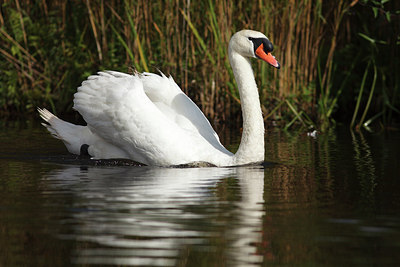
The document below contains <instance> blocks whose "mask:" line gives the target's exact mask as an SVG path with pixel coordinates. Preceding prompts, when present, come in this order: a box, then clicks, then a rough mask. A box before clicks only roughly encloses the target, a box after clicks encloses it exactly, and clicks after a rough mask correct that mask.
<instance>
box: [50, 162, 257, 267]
mask: <svg viewBox="0 0 400 267" xmlns="http://www.w3.org/2000/svg"><path fill="white" fill-rule="evenodd" d="M43 183H44V185H45V188H46V189H45V190H47V191H48V193H63V194H69V195H70V196H71V198H72V205H68V206H67V207H66V208H67V217H68V219H65V220H63V221H62V224H63V227H64V228H67V229H68V230H63V231H65V233H64V232H61V233H59V238H61V239H69V240H74V241H76V242H77V243H78V244H80V245H77V249H76V251H75V252H74V254H73V255H74V256H73V259H72V260H73V262H75V263H78V264H119V265H152V266H154V265H163V266H165V265H177V264H178V265H179V264H180V263H182V262H187V261H190V257H194V258H196V257H199V256H200V257H203V260H204V261H207V259H204V257H209V259H208V260H209V262H215V260H222V261H223V262H224V263H228V264H229V265H243V264H245V265H252V264H259V263H260V262H262V261H263V257H262V255H259V253H257V246H258V245H259V244H260V242H261V238H262V229H261V228H262V218H263V215H264V206H263V203H264V200H263V190H264V169H263V167H261V166H257V167H239V168H185V169H183V168H182V169H179V168H154V167H115V166H114V167H93V166H89V167H78V166H67V167H65V168H61V169H58V170H56V171H54V172H53V173H50V174H49V175H47V176H46V177H45V178H44V181H43Z"/></svg>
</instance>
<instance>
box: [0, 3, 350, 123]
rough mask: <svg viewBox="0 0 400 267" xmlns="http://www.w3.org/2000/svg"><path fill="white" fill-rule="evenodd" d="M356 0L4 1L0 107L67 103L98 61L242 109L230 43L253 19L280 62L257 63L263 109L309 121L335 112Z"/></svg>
mask: <svg viewBox="0 0 400 267" xmlns="http://www.w3.org/2000/svg"><path fill="white" fill-rule="evenodd" d="M357 2H358V1H357V0H355V1H351V2H349V1H344V0H337V1H332V2H329V3H325V2H322V1H321V0H318V1H308V0H299V1H294V0H290V1H267V2H265V3H264V2H263V1H260V2H257V3H254V2H252V1H245V0H241V1H237V2H236V3H235V4H233V3H231V2H229V1H228V2H226V1H212V0H209V1H183V0H182V1H172V2H171V1H161V2H160V1H156V2H154V1H135V2H134V1H129V0H125V1H112V2H110V1H104V0H100V1H89V0H87V1H83V2H80V1H78V2H75V1H70V2H66V1H58V0H56V1H52V4H51V5H48V4H46V2H45V1H39V2H36V4H35V5H31V4H30V2H29V1H26V0H16V1H11V0H10V1H5V3H4V4H3V6H2V8H3V9H2V12H1V13H0V37H1V39H0V42H1V46H2V48H1V49H0V54H1V56H2V57H3V58H4V59H5V61H7V62H8V64H9V63H11V66H6V65H5V64H3V63H0V64H1V66H0V67H1V68H2V69H4V73H5V75H3V79H2V80H0V83H1V85H2V86H1V88H2V89H0V94H1V96H7V100H1V101H3V102H0V107H1V109H2V110H3V111H7V110H8V111H12V110H14V109H17V110H20V111H26V110H28V111H32V110H34V108H35V106H37V105H46V104H49V103H50V104H52V103H53V102H54V103H56V104H57V109H69V108H70V107H71V106H70V105H71V104H70V103H71V98H72V94H73V92H74V91H75V88H76V87H77V86H78V85H79V83H80V82H81V81H82V80H83V79H84V78H86V77H87V76H88V75H89V74H91V73H93V72H95V71H97V70H99V69H116V70H121V71H127V70H128V69H129V68H130V67H134V68H135V69H137V70H138V71H154V70H155V69H156V68H158V69H160V70H161V71H163V72H165V73H167V74H169V73H171V74H173V75H174V78H175V80H176V81H177V83H178V84H180V85H181V87H182V88H183V90H184V91H185V92H186V93H188V94H189V96H190V97H192V98H193V99H194V100H195V101H196V102H197V103H198V104H199V105H201V107H202V109H203V110H204V112H205V114H206V115H207V116H209V117H211V118H212V119H213V120H214V122H216V123H218V120H219V119H225V118H227V117H232V116H231V115H235V117H238V116H236V115H238V114H239V105H238V103H240V100H239V97H238V93H237V91H236V87H235V84H234V79H233V75H232V71H231V69H230V67H229V61H228V58H227V45H228V42H229V38H230V36H231V35H232V33H233V32H235V31H237V30H240V29H242V28H252V29H255V30H260V31H262V32H265V33H266V35H267V36H269V37H270V39H271V41H272V42H273V43H274V45H275V55H276V56H277V58H278V59H279V61H280V62H281V63H282V64H281V65H282V69H281V70H280V71H276V70H273V69H272V68H270V67H269V66H267V64H262V63H260V62H259V63H255V73H256V75H257V81H258V83H259V88H260V95H261V101H262V104H263V111H264V114H268V115H267V116H266V118H268V119H274V120H282V119H283V120H285V121H286V123H285V124H286V127H287V128H288V127H290V126H291V125H292V123H294V122H296V121H298V122H300V123H301V124H303V125H306V126H308V125H310V124H314V122H316V121H317V120H316V119H317V118H318V112H320V113H321V111H323V112H325V114H328V115H327V116H326V117H328V119H329V117H330V116H331V114H332V110H333V107H334V106H336V103H337V100H334V101H333V102H332V101H330V100H331V98H334V97H335V95H334V94H332V92H331V90H332V88H331V83H332V75H333V70H332V69H333V68H334V67H333V66H334V65H332V62H333V59H334V58H333V55H334V52H335V50H336V47H337V44H338V40H339V37H340V36H339V34H340V29H341V27H340V26H341V24H342V21H343V17H344V15H345V14H346V12H347V10H348V9H349V7H352V6H354V5H355V4H356V3H357ZM323 47H327V49H326V51H325V52H323V51H324V50H323ZM322 52H323V53H322ZM317 88H321V93H320V94H317ZM336 96H337V95H336ZM317 103H318V104H319V105H321V106H323V107H324V108H323V109H320V110H317V109H316V104H317ZM52 106H53V109H55V104H52ZM320 118H324V117H323V116H320ZM313 121H314V122H313Z"/></svg>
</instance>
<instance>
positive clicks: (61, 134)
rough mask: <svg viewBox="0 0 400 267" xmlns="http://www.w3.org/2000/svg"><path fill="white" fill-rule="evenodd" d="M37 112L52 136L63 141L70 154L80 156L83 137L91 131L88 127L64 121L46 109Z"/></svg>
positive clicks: (39, 109)
mask: <svg viewBox="0 0 400 267" xmlns="http://www.w3.org/2000/svg"><path fill="white" fill-rule="evenodd" d="M37 111H38V112H39V115H40V117H41V118H42V119H43V120H44V122H43V123H42V125H43V126H44V127H46V128H47V130H48V131H49V132H50V133H51V135H52V136H53V137H55V138H57V139H60V140H61V141H63V143H64V144H65V146H66V147H67V149H68V151H69V152H70V153H73V154H77V155H79V154H80V150H81V146H82V145H83V143H82V141H83V140H82V136H86V135H88V131H90V130H89V129H88V128H87V127H86V126H80V125H75V124H72V123H69V122H66V121H63V120H61V119H59V118H58V117H57V116H56V115H54V114H53V113H51V112H50V111H48V110H47V109H45V108H44V109H41V108H38V109H37Z"/></svg>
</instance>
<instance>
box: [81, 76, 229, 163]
mask: <svg viewBox="0 0 400 267" xmlns="http://www.w3.org/2000/svg"><path fill="white" fill-rule="evenodd" d="M158 77H159V78H158ZM74 109H76V110H77V111H78V112H79V113H80V114H81V115H82V116H83V118H84V119H85V121H86V122H87V123H88V127H89V128H90V129H91V130H92V131H93V132H95V133H96V134H98V135H99V136H101V137H102V138H104V139H105V140H106V141H108V142H110V143H111V144H114V145H117V146H118V147H120V148H123V149H124V150H125V151H126V152H127V153H128V154H130V155H131V157H132V158H133V159H134V160H137V161H139V162H143V163H146V164H159V165H168V164H180V163H181V162H188V161H189V162H190V161H197V160H198V157H199V154H201V149H207V148H208V150H210V147H211V148H212V147H214V148H216V149H217V150H219V151H220V152H223V153H224V154H230V152H228V151H227V150H226V149H225V148H224V147H223V146H222V145H221V144H220V142H219V140H218V137H216V134H215V132H214V130H213V129H212V128H211V126H210V124H209V122H208V121H207V119H206V118H205V117H204V115H203V114H202V113H201V111H200V110H199V109H198V108H197V106H196V105H195V104H194V103H193V102H191V100H190V99H188V98H187V97H186V96H185V95H184V94H183V93H182V91H181V90H180V89H179V87H177V86H176V84H175V82H173V80H172V79H168V78H166V77H165V76H157V75H151V74H144V75H141V76H140V75H128V74H124V73H119V72H99V73H98V75H93V76H90V77H89V78H88V80H86V81H84V82H83V83H82V86H80V87H79V88H78V92H77V93H76V94H75V99H74ZM185 112H187V114H186V113H185ZM199 113H200V114H199ZM207 127H208V128H207ZM200 132H201V133H200ZM188 146H191V147H188ZM200 156H201V155H200Z"/></svg>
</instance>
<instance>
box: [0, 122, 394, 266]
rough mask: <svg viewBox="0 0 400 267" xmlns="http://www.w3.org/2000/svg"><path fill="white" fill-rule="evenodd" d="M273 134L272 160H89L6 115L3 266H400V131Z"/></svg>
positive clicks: (1, 186)
mask: <svg viewBox="0 0 400 267" xmlns="http://www.w3.org/2000/svg"><path fill="white" fill-rule="evenodd" d="M230 140H235V138H233V139H230V138H226V141H227V142H228V143H229V142H231V143H232V145H231V147H235V146H237V144H235V141H230ZM266 142H267V145H266V151H267V152H266V160H267V161H269V162H275V163H276V164H267V165H266V166H265V167H261V166H260V167H241V168H202V169H198V168H194V169H163V168H153V167H135V166H94V163H95V162H88V161H82V160H79V159H75V158H74V157H73V156H70V155H68V153H67V152H66V150H65V149H64V147H63V144H62V143H61V142H59V141H58V140H55V139H53V138H51V137H50V135H49V134H48V133H46V132H45V130H44V129H42V128H41V127H39V125H36V124H34V125H33V126H32V125H31V124H24V123H23V124H21V125H19V124H14V123H9V124H4V123H3V124H1V129H0V144H1V146H0V266H69V265H71V264H79V265H90V264H100V265H106V264H113V265H120V266H121V265H122V266H123V265H139V266H146V265H150V266H157V265H160V266H246V265H247V266H251V265H255V266H271V265H278V266H279V265H284V266H354V265H359V266H390V265H392V266H393V265H398V264H399V263H400V253H399V251H400V177H399V174H400V161H399V158H400V134H399V133H398V132H388V133H386V134H383V133H382V134H364V135H360V134H357V133H355V134H353V135H352V134H351V133H350V132H349V131H348V130H346V129H339V130H336V131H334V132H331V133H329V134H323V135H319V136H318V137H317V138H311V137H308V136H305V135H288V134H284V133H279V132H276V133H270V134H268V135H267V136H266Z"/></svg>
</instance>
